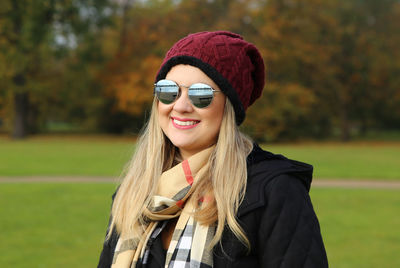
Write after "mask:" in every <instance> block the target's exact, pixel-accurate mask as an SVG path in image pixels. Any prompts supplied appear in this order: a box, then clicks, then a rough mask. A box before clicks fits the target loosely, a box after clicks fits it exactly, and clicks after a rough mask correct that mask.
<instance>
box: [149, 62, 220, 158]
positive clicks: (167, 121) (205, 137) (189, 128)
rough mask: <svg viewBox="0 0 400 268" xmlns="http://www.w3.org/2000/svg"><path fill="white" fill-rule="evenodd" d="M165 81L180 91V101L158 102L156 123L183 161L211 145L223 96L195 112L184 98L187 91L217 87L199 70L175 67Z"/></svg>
mask: <svg viewBox="0 0 400 268" xmlns="http://www.w3.org/2000/svg"><path fill="white" fill-rule="evenodd" d="M165 79H168V80H172V81H175V82H176V83H177V84H178V85H182V87H180V90H181V95H180V97H179V98H178V99H177V100H176V101H175V102H173V103H171V104H163V103H161V102H160V101H159V102H158V106H157V107H158V120H159V123H160V126H161V128H162V130H163V132H164V134H165V135H166V136H167V137H168V138H169V139H170V141H171V142H172V143H173V144H174V145H175V146H176V147H178V148H179V151H180V153H181V156H182V158H183V159H187V158H189V157H190V156H192V155H193V154H195V153H197V152H200V151H202V150H204V149H206V148H208V147H210V146H211V145H213V144H215V143H216V141H217V138H218V133H219V130H220V127H221V122H222V117H223V114H224V108H225V95H224V94H223V93H222V92H215V93H214V99H213V100H212V102H211V104H210V105H209V106H207V107H206V108H196V107H195V106H193V104H192V103H191V102H190V100H189V98H188V88H187V87H183V86H191V85H193V84H195V83H204V84H207V85H209V86H211V87H212V88H213V89H215V90H220V89H219V88H218V86H217V85H216V84H215V83H214V82H213V81H212V80H211V79H210V78H209V77H208V76H207V75H206V74H205V73H203V71H201V70H200V69H199V68H196V67H193V66H191V65H176V66H174V67H173V68H172V69H171V70H170V71H169V72H168V74H167V76H166V78H165Z"/></svg>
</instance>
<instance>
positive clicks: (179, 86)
mask: <svg viewBox="0 0 400 268" xmlns="http://www.w3.org/2000/svg"><path fill="white" fill-rule="evenodd" d="M160 81H170V82H173V83H174V84H175V85H172V84H171V85H165V86H164V87H175V86H177V87H178V94H177V95H176V97H175V99H174V100H173V101H172V102H171V103H164V102H163V101H162V100H160V99H159V98H158V95H157V91H156V87H157V84H158V83H159V82H160ZM196 84H202V85H205V86H207V87H209V88H210V89H211V92H212V99H211V101H210V103H209V104H207V105H206V106H204V107H198V106H197V105H196V104H194V103H193V100H192V99H191V98H190V95H189V92H188V97H189V100H190V102H191V103H192V105H193V106H194V107H196V108H198V109H204V108H207V107H208V106H210V104H211V103H212V101H213V99H214V92H222V91H221V90H216V89H214V88H213V87H212V86H210V85H207V84H206V83H194V84H192V85H190V86H185V85H179V84H178V83H176V82H175V81H173V80H170V79H161V80H159V81H157V83H154V88H153V94H154V95H155V96H156V98H157V99H158V101H160V102H161V103H163V104H166V105H169V104H173V103H174V102H176V101H177V100H178V99H179V97H180V96H181V95H182V90H181V87H184V88H187V89H188V91H190V88H191V87H192V86H193V85H196ZM159 87H162V86H159ZM192 90H195V89H192ZM198 90H202V89H200V88H199V89H198Z"/></svg>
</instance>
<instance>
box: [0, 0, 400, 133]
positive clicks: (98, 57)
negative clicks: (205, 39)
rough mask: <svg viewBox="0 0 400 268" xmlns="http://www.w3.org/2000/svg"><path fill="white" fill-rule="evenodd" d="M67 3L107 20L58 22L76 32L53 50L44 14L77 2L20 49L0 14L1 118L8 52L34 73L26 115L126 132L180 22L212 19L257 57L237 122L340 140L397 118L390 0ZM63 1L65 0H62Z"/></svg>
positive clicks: (395, 35)
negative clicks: (259, 62)
mask: <svg viewBox="0 0 400 268" xmlns="http://www.w3.org/2000/svg"><path fill="white" fill-rule="evenodd" d="M6 2H7V1H6ZM28 2H29V1H28ZM49 3H52V2H51V1H49ZM65 3H69V2H68V1H66V2H65ZM71 3H72V2H71ZM78 3H80V7H82V6H84V8H85V10H86V9H87V10H92V9H90V8H92V6H91V5H93V8H96V9H95V10H98V12H99V13H98V15H97V16H98V17H101V16H105V17H106V19H107V21H108V23H104V18H103V20H94V21H93V22H92V24H89V25H94V28H91V27H89V26H88V27H86V28H84V27H83V26H82V27H83V28H82V27H78V26H79V25H78V26H77V27H75V29H74V28H71V27H69V28H68V27H67V28H68V29H72V30H73V31H72V32H71V34H72V35H71V36H75V37H78V36H79V38H76V39H75V42H76V44H75V45H74V46H70V47H68V46H67V47H64V50H63V51H64V52H63V53H64V54H63V53H61V52H60V50H59V49H55V47H54V45H52V43H51V41H49V40H50V39H49V36H51V35H53V36H54V32H53V33H52V32H51V31H52V29H54V25H55V24H54V23H57V24H56V25H59V24H61V25H62V23H66V22H68V20H72V21H75V22H76V21H78V22H79V19H81V20H82V12H80V13H79V12H77V13H76V15H75V17H73V18H70V17H68V16H67V15H68V14H71V13H68V12H62V11H64V9H63V7H59V6H58V7H54V8H53V9H51V10H54V14H55V15H54V14H53V16H56V15H57V14H62V15H63V16H65V18H64V20H60V18H57V19H52V20H49V23H50V24H49V25H52V23H53V28H52V27H50V28H48V29H47V28H46V32H44V33H43V38H42V39H40V40H39V41H40V44H39V43H32V46H31V47H32V48H31V47H30V46H27V45H26V46H24V47H23V49H24V51H23V52H22V50H18V47H17V48H12V44H11V43H10V42H9V41H8V40H7V38H6V35H5V32H7V29H8V28H4V27H3V28H2V27H1V26H4V25H13V24H12V23H13V21H12V17H10V19H9V20H7V19H0V29H1V30H0V44H1V45H2V46H4V47H6V48H7V49H3V50H1V51H0V61H4V60H6V59H8V58H11V59H13V61H12V62H15V64H14V65H13V66H14V67H13V68H7V67H6V66H5V64H3V63H0V77H1V78H3V82H2V83H1V84H0V90H1V92H0V110H1V111H2V112H0V117H3V121H4V122H5V121H7V120H6V119H5V115H8V116H9V118H13V117H15V116H13V114H14V112H13V108H12V107H13V105H12V95H13V94H14V95H15V92H17V91H18V92H24V90H25V91H26V89H19V86H18V85H17V84H16V81H17V80H16V79H15V77H17V76H16V75H18V72H19V73H21V71H20V70H19V69H18V68H17V66H19V65H18V60H20V61H21V62H22V63H23V64H24V65H21V66H25V67H24V68H25V69H26V70H29V72H28V71H27V72H26V76H27V79H28V77H29V79H28V80H29V81H36V82H35V83H27V85H28V84H29V85H30V86H29V87H30V89H29V93H30V95H31V98H32V101H34V105H33V106H35V107H39V108H36V117H39V118H41V120H39V121H38V122H42V123H43V122H44V123H43V125H45V122H47V121H51V120H53V121H54V120H55V121H57V120H59V121H60V120H61V121H66V122H74V123H75V124H78V125H79V124H80V125H82V126H87V127H90V128H92V129H95V130H101V131H104V130H106V131H113V130H112V129H110V127H109V126H108V127H107V126H106V127H105V125H104V124H102V122H103V123H104V121H107V120H109V121H110V120H111V121H114V122H119V123H118V124H119V126H118V127H117V129H118V131H119V132H123V131H130V130H131V126H130V125H131V124H134V123H133V122H143V118H144V117H145V116H146V111H147V112H148V109H149V106H150V103H151V102H152V99H153V95H152V86H153V83H154V78H155V75H156V72H157V70H158V68H159V66H160V63H161V61H162V59H163V56H164V55H165V53H166V51H167V50H168V48H169V47H170V46H171V45H172V44H173V43H174V42H176V41H177V40H178V39H180V38H182V37H184V36H185V35H187V34H189V33H191V32H197V31H205V30H222V29H223V30H230V31H233V32H237V33H239V34H241V35H243V36H244V37H245V38H246V40H248V41H250V42H252V43H254V44H256V46H257V47H258V48H259V50H260V51H261V53H262V55H263V57H264V59H265V63H266V67H267V68H266V70H267V84H266V87H265V89H264V93H263V96H262V97H261V99H260V100H259V101H258V102H256V104H255V105H254V106H253V107H251V108H250V109H249V111H248V113H247V116H246V117H247V118H246V121H245V123H244V125H243V127H242V128H243V129H244V130H245V131H246V132H248V133H250V134H251V135H252V136H254V137H256V138H257V139H258V140H262V141H271V140H281V139H293V138H299V137H301V138H325V137H331V136H332V135H336V133H339V136H340V137H341V138H342V139H343V140H347V139H349V138H351V136H352V135H354V134H356V135H363V134H366V133H367V132H368V131H369V130H376V129H378V130H379V129H399V128H400V90H399V85H400V75H399V74H400V50H399V49H398V44H400V32H399V30H398V29H400V20H399V18H400V2H399V1H398V0H382V1H376V0H351V1H348V0H279V1H278V0H268V1H252V0H236V1H234V0H213V1H210V0H196V1H189V0H181V1H172V0H164V1H161V0H150V1H109V2H108V1H101V6H99V4H97V6H96V1H93V2H92V1H87V2H85V1H83V2H80V1H78ZM83 3H84V4H83ZM59 5H61V4H59ZM46 7H47V9H48V8H49V7H48V6H46V5H42V6H41V5H37V6H36V8H43V9H44V8H46ZM72 7H73V4H66V6H65V7H64V8H71V9H72ZM0 8H3V9H4V10H6V12H12V11H13V8H12V4H9V5H8V6H7V4H4V3H3V4H2V6H1V5H0ZM20 8H21V7H20ZM78 9H79V7H78ZM106 11H107V12H106ZM1 12H2V11H1V10H0V13H1ZM71 12H74V9H72V11H71ZM38 14H39V13H38ZM79 14H81V15H79ZM83 14H85V13H83ZM105 14H106V15H105ZM58 16H61V15H58ZM79 16H81V17H79ZM86 19H91V17H88V18H86ZM31 21H32V23H34V22H35V20H34V19H31ZM10 23H11V24H10ZM81 24H82V23H81ZM71 25H75V24H71ZM84 25H86V24H84ZM96 25H98V26H96ZM4 29H5V30H4ZM32 29H33V28H32ZM32 29H31V28H29V27H27V28H26V29H25V30H26V31H29V30H32ZM74 31H77V32H74ZM39 32H40V31H39ZM67 36H68V35H67ZM27 42H33V41H32V40H30V39H29V40H28V41H27ZM35 44H36V45H35ZM34 45H35V46H34ZM33 48H35V49H36V48H40V49H39V50H37V49H36V52H35V51H34V50H33ZM30 49H31V50H30ZM24 53H25V54H27V55H29V57H28V59H31V62H32V61H34V60H35V59H42V60H41V61H39V62H40V64H39V63H38V64H39V67H40V68H33V69H32V70H31V69H30V68H28V66H30V65H29V64H28V63H26V60H24V61H22V59H24V58H23V57H22V55H24ZM43 55H45V57H44V56H43ZM28 73H29V76H28ZM49 74H52V75H49ZM17 82H18V81H17ZM32 88H37V89H36V90H32ZM74 92H75V93H77V94H79V96H82V97H76V95H74V94H75V93H74ZM38 96H40V98H39V97H38ZM43 100H48V101H43ZM64 101H68V103H65V102H64ZM53 104H57V105H53ZM60 107H62V108H63V110H60ZM31 117H32V115H31ZM107 118H108V119H107ZM110 118H111V119H110ZM115 118H119V119H121V118H125V119H124V120H122V119H121V120H119V119H118V120H115ZM8 121H10V120H8ZM10 125H11V124H10ZM4 126H5V124H3V128H4ZM0 127H1V126H0ZM114 131H115V129H114Z"/></svg>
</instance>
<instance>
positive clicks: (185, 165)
mask: <svg viewBox="0 0 400 268" xmlns="http://www.w3.org/2000/svg"><path fill="white" fill-rule="evenodd" d="M182 168H183V172H184V173H185V177H186V181H187V182H188V183H189V184H190V185H192V184H193V177H192V171H191V170H190V166H189V162H188V161H187V160H185V161H183V162H182Z"/></svg>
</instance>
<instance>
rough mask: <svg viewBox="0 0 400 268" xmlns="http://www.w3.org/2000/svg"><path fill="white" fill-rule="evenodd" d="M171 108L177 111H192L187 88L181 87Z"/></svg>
mask: <svg viewBox="0 0 400 268" xmlns="http://www.w3.org/2000/svg"><path fill="white" fill-rule="evenodd" d="M173 109H174V110H175V111H177V112H179V113H190V112H193V110H194V109H193V105H192V102H191V101H190V99H189V95H188V89H187V88H185V87H181V95H180V96H179V98H178V99H177V100H176V101H175V103H174V107H173Z"/></svg>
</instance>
